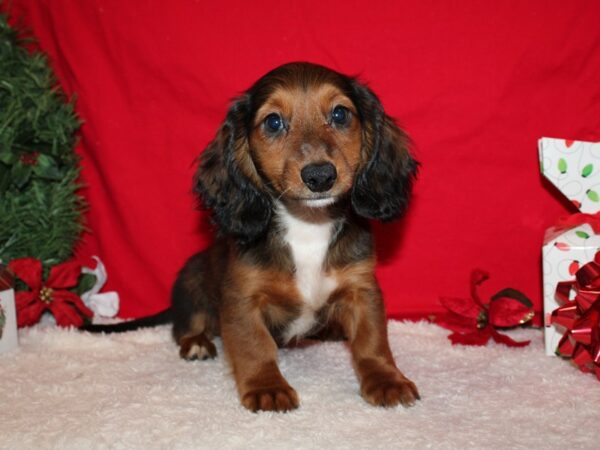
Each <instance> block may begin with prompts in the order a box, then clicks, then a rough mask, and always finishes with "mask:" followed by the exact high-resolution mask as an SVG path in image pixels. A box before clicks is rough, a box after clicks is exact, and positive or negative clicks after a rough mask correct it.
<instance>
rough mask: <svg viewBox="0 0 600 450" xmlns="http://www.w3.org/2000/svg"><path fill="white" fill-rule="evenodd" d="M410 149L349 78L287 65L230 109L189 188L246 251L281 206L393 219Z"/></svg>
mask: <svg viewBox="0 0 600 450" xmlns="http://www.w3.org/2000/svg"><path fill="white" fill-rule="evenodd" d="M408 147H409V146H408V138H407V136H406V135H405V134H404V132H403V131H402V130H401V129H400V128H398V126H397V125H396V124H395V122H394V120H393V119H392V118H391V117H389V116H388V115H387V114H385V112H384V110H383V106H382V105H381V102H380V101H379V99H378V98H377V96H376V95H375V94H374V93H373V91H371V89H369V88H368V87H367V86H365V85H364V84H362V83H360V82H359V81H358V80H357V79H356V78H353V77H349V76H346V75H343V74H341V73H339V72H336V71H333V70H330V69H327V68H325V67H323V66H319V65H316V64H310V63H301V62H300V63H289V64H284V65H283V66H280V67H277V68H275V69H273V70H272V71H271V72H269V73H267V74H266V75H264V76H263V77H261V78H259V79H258V80H257V81H256V82H255V83H254V84H253V85H252V86H251V87H250V89H248V90H247V91H246V92H245V93H244V94H243V95H241V96H240V97H238V98H237V99H236V100H235V101H234V102H233V104H232V105H231V107H230V108H229V111H228V112H227V115H226V117H225V120H224V121H223V123H222V124H221V126H220V128H219V131H218V132H217V135H216V136H215V138H214V139H213V140H212V141H211V142H210V144H209V145H208V147H207V148H206V150H205V151H204V152H203V153H202V155H201V156H200V164H199V168H198V172H197V175H196V191H197V192H198V194H199V195H200V197H201V199H202V202H203V204H204V206H205V207H207V208H210V209H212V211H213V218H214V220H215V221H216V222H217V223H218V225H219V227H220V228H221V231H223V232H224V233H226V234H228V235H230V236H232V237H234V238H235V239H237V241H238V242H240V243H245V244H247V243H252V242H254V241H256V240H258V239H259V238H260V237H261V236H263V235H264V233H265V232H266V230H267V229H268V227H269V224H270V222H271V218H272V215H273V210H274V207H275V203H276V202H277V201H278V200H283V201H284V202H286V203H289V202H296V203H297V204H299V205H302V206H303V207H308V208H321V207H323V206H327V205H329V204H332V203H334V202H336V201H341V198H342V197H345V199H346V202H345V203H344V204H345V205H349V206H351V207H352V209H353V211H354V212H355V213H356V214H358V215H359V216H362V217H365V218H368V219H377V220H384V221H387V220H392V219H395V218H397V217H399V216H400V215H401V214H402V212H403V211H404V210H405V208H406V206H407V204H408V201H409V198H410V191H411V186H412V182H413V179H414V177H415V175H416V172H417V162H416V161H415V160H414V159H413V158H412V156H411V155H410V152H409V148H408ZM345 194H348V195H345Z"/></svg>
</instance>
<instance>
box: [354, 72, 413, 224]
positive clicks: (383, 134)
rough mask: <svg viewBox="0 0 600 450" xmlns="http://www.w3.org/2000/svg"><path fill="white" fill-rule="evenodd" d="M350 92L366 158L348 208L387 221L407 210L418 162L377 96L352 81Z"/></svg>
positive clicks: (405, 136)
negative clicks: (361, 128) (358, 119)
mask: <svg viewBox="0 0 600 450" xmlns="http://www.w3.org/2000/svg"><path fill="white" fill-rule="evenodd" d="M352 88H353V89H352V95H351V98H352V100H353V101H354V103H355V105H356V107H357V109H358V112H359V115H360V116H361V117H360V118H361V121H362V125H363V128H364V132H363V135H364V137H363V141H364V142H363V147H364V149H363V154H365V155H367V157H368V160H367V162H366V164H365V165H364V167H363V168H362V169H361V170H360V172H359V173H358V174H357V175H356V180H355V182H354V186H353V187H352V193H351V198H352V206H353V208H354V210H355V211H356V213H357V214H359V215H360V216H362V217H366V218H368V219H376V220H382V221H390V220H393V219H396V218H398V217H399V216H401V215H402V214H403V212H404V211H405V210H406V207H407V206H408V202H409V201H410V195H411V190H412V185H413V181H414V179H415V177H416V175H417V169H418V162H417V161H415V160H414V159H413V158H412V156H410V152H409V148H408V147H409V145H410V140H409V138H408V136H407V135H406V134H405V133H404V132H403V131H402V130H401V129H400V128H398V126H397V125H396V124H395V123H394V120H393V119H392V118H391V117H389V116H388V115H387V114H385V112H384V110H383V106H382V105H381V102H380V101H379V99H378V98H377V96H376V95H375V94H374V93H373V92H372V91H371V90H370V89H369V88H368V87H366V86H365V85H363V84H360V83H359V82H357V81H356V80H353V84H352Z"/></svg>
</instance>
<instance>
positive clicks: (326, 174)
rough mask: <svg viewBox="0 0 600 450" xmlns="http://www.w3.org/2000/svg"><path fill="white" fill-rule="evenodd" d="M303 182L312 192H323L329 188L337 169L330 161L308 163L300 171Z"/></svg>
mask: <svg viewBox="0 0 600 450" xmlns="http://www.w3.org/2000/svg"><path fill="white" fill-rule="evenodd" d="M300 176H301V177H302V181H304V184H305V185H306V186H308V188H309V189H310V190H311V191H313V192H325V191H328V190H329V189H331V186H333V183H334V182H335V179H336V178H337V171H336V170H335V166H334V165H333V164H331V163H328V162H327V163H320V164H309V165H308V166H304V168H303V169H302V170H301V171H300Z"/></svg>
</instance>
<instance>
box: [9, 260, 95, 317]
mask: <svg viewBox="0 0 600 450" xmlns="http://www.w3.org/2000/svg"><path fill="white" fill-rule="evenodd" d="M8 268H9V269H10V270H11V271H12V272H13V273H14V274H15V275H16V276H17V277H18V278H19V279H21V280H22V281H23V282H24V283H25V284H27V286H29V289H30V290H26V291H19V292H17V293H16V295H15V297H16V298H15V303H16V307H17V325H18V326H19V327H27V326H31V325H34V324H36V323H37V322H38V321H39V320H40V317H41V315H42V313H43V312H44V311H50V312H51V313H52V314H53V315H54V318H55V319H56V323H57V324H58V325H60V326H63V327H66V326H70V325H73V326H76V327H80V326H81V325H83V316H85V317H92V316H93V314H94V313H93V312H92V311H91V310H90V309H88V308H87V307H86V306H85V304H84V303H83V302H82V301H81V298H79V296H78V295H77V294H75V293H74V292H71V291H69V290H68V289H69V288H72V287H75V286H76V285H77V282H78V280H79V276H80V275H81V266H80V265H79V264H77V263H76V262H73V261H71V262H66V263H62V264H57V265H56V266H54V267H52V269H50V274H49V275H48V278H47V279H46V280H45V281H43V280H42V263H41V262H40V261H39V260H37V259H35V258H19V259H13V260H12V261H11V262H10V263H9V264H8Z"/></svg>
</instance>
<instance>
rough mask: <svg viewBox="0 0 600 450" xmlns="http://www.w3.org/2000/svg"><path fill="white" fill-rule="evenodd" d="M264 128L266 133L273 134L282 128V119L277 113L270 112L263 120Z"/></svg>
mask: <svg viewBox="0 0 600 450" xmlns="http://www.w3.org/2000/svg"><path fill="white" fill-rule="evenodd" d="M264 124H265V130H266V131H267V132H268V133H271V134H275V133H278V132H279V131H281V130H282V129H283V119H282V118H281V116H280V115H279V114H275V113H271V114H269V115H268V116H267V117H266V118H265V121H264Z"/></svg>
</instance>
